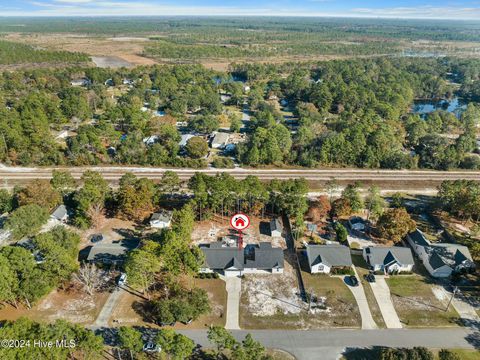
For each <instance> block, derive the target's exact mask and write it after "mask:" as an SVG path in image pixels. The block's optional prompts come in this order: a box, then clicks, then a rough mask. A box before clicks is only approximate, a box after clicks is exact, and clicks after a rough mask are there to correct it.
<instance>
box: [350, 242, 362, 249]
mask: <svg viewBox="0 0 480 360" xmlns="http://www.w3.org/2000/svg"><path fill="white" fill-rule="evenodd" d="M350 249H355V250H359V249H360V244H359V243H357V242H355V241H353V242H352V243H351V244H350Z"/></svg>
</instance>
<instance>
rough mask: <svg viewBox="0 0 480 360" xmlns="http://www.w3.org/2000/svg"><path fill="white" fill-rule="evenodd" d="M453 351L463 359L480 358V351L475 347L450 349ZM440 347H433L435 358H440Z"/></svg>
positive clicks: (472, 359) (476, 359)
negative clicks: (474, 348)
mask: <svg viewBox="0 0 480 360" xmlns="http://www.w3.org/2000/svg"><path fill="white" fill-rule="evenodd" d="M449 350H450V351H451V352H452V353H454V354H456V355H458V356H459V357H460V359H462V360H478V359H480V351H479V350H473V349H449ZM439 351H440V349H432V352H433V353H434V354H435V359H438V352H439Z"/></svg>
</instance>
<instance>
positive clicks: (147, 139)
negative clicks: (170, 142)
mask: <svg viewBox="0 0 480 360" xmlns="http://www.w3.org/2000/svg"><path fill="white" fill-rule="evenodd" d="M159 139H160V137H159V136H158V135H150V136H147V137H145V138H143V143H144V144H145V145H153V144H155V143H156V142H157V141H158V140H159Z"/></svg>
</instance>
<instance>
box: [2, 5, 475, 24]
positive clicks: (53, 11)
mask: <svg viewBox="0 0 480 360" xmlns="http://www.w3.org/2000/svg"><path fill="white" fill-rule="evenodd" d="M109 15H111V16H143V15H148V16H153V15H164V16H166V15H201V16H206V15H245V16H340V17H383V18H431V19H452V20H461V19H470V20H479V21H480V0H465V1H449V0H393V1H392V0H363V1H358V0H275V1H274V0H0V16H109Z"/></svg>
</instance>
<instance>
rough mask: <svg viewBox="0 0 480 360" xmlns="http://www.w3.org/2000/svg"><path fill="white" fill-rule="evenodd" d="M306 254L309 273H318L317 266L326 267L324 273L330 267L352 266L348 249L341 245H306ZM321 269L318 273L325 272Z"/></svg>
mask: <svg viewBox="0 0 480 360" xmlns="http://www.w3.org/2000/svg"><path fill="white" fill-rule="evenodd" d="M306 254H307V260H308V266H309V267H310V271H311V272H319V271H317V268H318V267H319V266H323V267H327V268H328V271H326V272H330V269H331V268H332V267H348V266H352V257H351V255H350V249H349V248H348V247H346V246H343V245H307V246H306ZM323 267H322V268H321V269H320V272H325V271H324V270H323Z"/></svg>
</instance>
